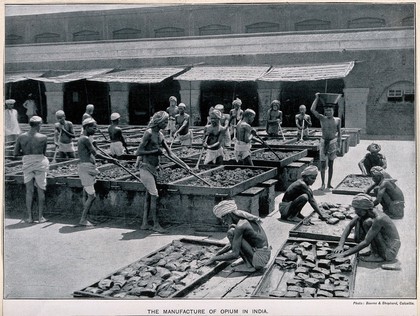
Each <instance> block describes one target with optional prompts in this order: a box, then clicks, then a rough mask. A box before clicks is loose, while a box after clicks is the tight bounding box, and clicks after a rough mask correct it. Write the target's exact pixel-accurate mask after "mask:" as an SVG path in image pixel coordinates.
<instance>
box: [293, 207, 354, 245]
mask: <svg viewBox="0 0 420 316" xmlns="http://www.w3.org/2000/svg"><path fill="white" fill-rule="evenodd" d="M319 209H320V210H321V211H322V212H324V213H325V214H327V215H330V218H329V219H328V220H327V221H323V220H321V219H320V218H319V215H318V213H316V212H315V211H313V212H312V213H311V214H310V215H309V216H308V219H307V220H308V221H309V222H310V223H309V225H308V224H306V223H305V222H304V221H301V222H299V223H298V224H297V225H296V226H295V227H293V228H292V229H291V230H290V232H289V236H291V237H301V238H313V239H319V240H335V241H338V240H340V237H341V235H342V233H343V231H344V229H345V228H346V226H347V225H348V224H349V223H350V221H351V220H352V219H353V218H354V217H355V216H357V215H356V213H355V211H354V208H353V207H352V206H351V205H346V204H339V203H328V202H322V203H320V204H319ZM347 241H349V242H354V232H353V231H352V232H351V233H350V235H349V236H348V237H347Z"/></svg>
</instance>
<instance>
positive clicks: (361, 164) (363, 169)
mask: <svg viewBox="0 0 420 316" xmlns="http://www.w3.org/2000/svg"><path fill="white" fill-rule="evenodd" d="M365 159H366V157H363V159H362V160H360V161H359V168H360V171H362V173H363V174H364V175H367V171H366V168H365V164H364V162H365Z"/></svg>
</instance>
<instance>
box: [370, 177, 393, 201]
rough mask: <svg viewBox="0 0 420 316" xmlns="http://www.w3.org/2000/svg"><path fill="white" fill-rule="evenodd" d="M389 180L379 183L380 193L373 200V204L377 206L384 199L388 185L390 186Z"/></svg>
mask: <svg viewBox="0 0 420 316" xmlns="http://www.w3.org/2000/svg"><path fill="white" fill-rule="evenodd" d="M389 185H390V184H389V182H383V183H381V184H380V185H379V189H378V193H377V194H376V199H375V201H373V205H374V206H376V205H378V204H379V203H381V201H382V197H383V196H384V194H385V192H386V189H387V186H389Z"/></svg>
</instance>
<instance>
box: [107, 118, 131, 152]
mask: <svg viewBox="0 0 420 316" xmlns="http://www.w3.org/2000/svg"><path fill="white" fill-rule="evenodd" d="M120 117H121V116H120V114H119V113H112V114H111V125H109V127H108V135H109V139H110V140H111V144H110V146H109V151H110V154H111V156H112V157H116V158H118V157H120V156H122V155H123V154H124V148H125V152H126V153H127V154H128V153H129V150H128V148H127V143H126V142H125V139H124V136H123V134H122V130H121V128H120V127H119V126H118V124H119V123H120Z"/></svg>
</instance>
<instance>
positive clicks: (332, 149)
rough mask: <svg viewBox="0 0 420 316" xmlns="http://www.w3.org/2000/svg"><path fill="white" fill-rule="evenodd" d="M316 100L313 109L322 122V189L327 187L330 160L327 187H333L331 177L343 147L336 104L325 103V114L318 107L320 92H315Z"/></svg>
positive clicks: (320, 152)
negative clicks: (336, 159) (335, 115)
mask: <svg viewBox="0 0 420 316" xmlns="http://www.w3.org/2000/svg"><path fill="white" fill-rule="evenodd" d="M315 96H316V97H315V100H314V102H313V103H312V106H311V111H312V113H313V114H314V115H315V117H316V118H317V119H318V120H319V121H320V123H321V130H322V136H321V148H320V150H319V160H320V161H321V181H322V185H321V190H324V189H325V169H326V168H327V160H328V184H327V188H328V189H332V188H333V186H332V185H331V179H332V176H333V169H334V159H335V158H337V152H339V151H340V148H341V120H340V119H339V118H338V117H334V116H333V115H334V104H330V103H327V104H324V115H322V114H320V113H319V112H318V111H317V110H316V108H317V105H318V101H319V100H321V99H320V97H319V93H316V94H315ZM321 102H322V100H321Z"/></svg>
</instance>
